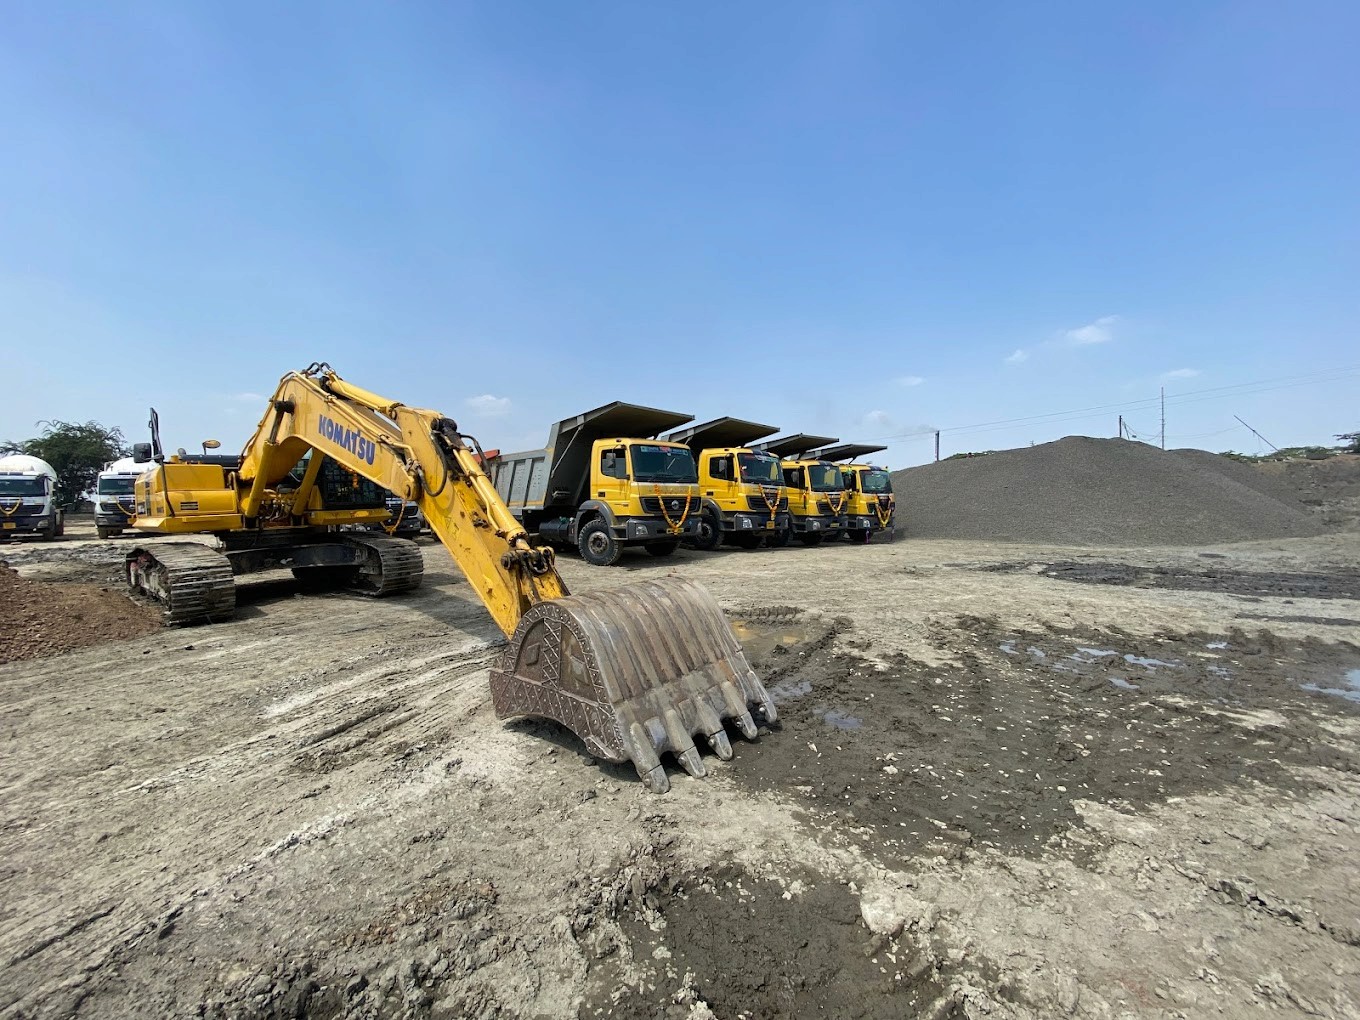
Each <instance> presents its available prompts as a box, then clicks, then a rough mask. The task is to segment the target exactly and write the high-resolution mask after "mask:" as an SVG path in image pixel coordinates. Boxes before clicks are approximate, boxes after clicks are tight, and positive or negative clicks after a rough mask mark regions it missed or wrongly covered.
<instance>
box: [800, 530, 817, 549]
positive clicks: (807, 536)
mask: <svg viewBox="0 0 1360 1020" xmlns="http://www.w3.org/2000/svg"><path fill="white" fill-rule="evenodd" d="M798 541H800V542H802V543H803V544H804V545H806V546H813V545H821V544H822V533H821V532H820V531H804V532H802V533H801V534H800V535H799V536H798Z"/></svg>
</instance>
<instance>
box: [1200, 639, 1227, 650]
mask: <svg viewBox="0 0 1360 1020" xmlns="http://www.w3.org/2000/svg"><path fill="white" fill-rule="evenodd" d="M1204 647H1205V648H1212V649H1214V651H1219V650H1221V649H1223V648H1227V647H1228V642H1226V641H1210V642H1209V643H1208V644H1207V645H1205V646H1204Z"/></svg>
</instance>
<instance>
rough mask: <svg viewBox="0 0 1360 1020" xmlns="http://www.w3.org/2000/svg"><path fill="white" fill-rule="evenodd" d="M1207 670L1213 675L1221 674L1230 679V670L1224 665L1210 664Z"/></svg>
mask: <svg viewBox="0 0 1360 1020" xmlns="http://www.w3.org/2000/svg"><path fill="white" fill-rule="evenodd" d="M1209 672H1210V673H1212V674H1213V675H1214V676H1221V677H1223V678H1224V679H1225V680H1231V679H1232V670H1230V669H1228V668H1227V667H1226V666H1210V667H1209Z"/></svg>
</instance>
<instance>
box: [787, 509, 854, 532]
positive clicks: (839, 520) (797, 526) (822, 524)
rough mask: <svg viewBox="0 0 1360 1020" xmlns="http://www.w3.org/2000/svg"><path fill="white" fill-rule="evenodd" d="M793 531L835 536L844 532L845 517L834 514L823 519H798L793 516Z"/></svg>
mask: <svg viewBox="0 0 1360 1020" xmlns="http://www.w3.org/2000/svg"><path fill="white" fill-rule="evenodd" d="M793 530H794V531H816V532H820V533H822V534H824V535H826V534H830V535H836V534H839V533H840V532H842V531H844V530H845V517H844V516H836V515H834V514H832V515H830V516H824V517H800V516H798V515H797V514H794V515H793Z"/></svg>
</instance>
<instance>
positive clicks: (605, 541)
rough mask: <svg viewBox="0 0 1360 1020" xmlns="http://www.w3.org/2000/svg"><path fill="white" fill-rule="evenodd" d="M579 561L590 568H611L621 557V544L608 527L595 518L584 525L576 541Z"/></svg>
mask: <svg viewBox="0 0 1360 1020" xmlns="http://www.w3.org/2000/svg"><path fill="white" fill-rule="evenodd" d="M576 545H577V548H578V549H580V550H581V559H583V560H585V561H586V562H587V563H589V564H590V565H591V566H592V567H612V566H613V565H614V564H615V563H617V562H619V557H620V556H622V555H623V543H621V542H620V541H619V540H618V539H616V538H615V537H614V536H613V535H612V534H611V533H610V531H609V525H608V524H606V523H605V522H604V521H602V520H600V519H599V518H598V517H596V518H595V519H594V520H593V521H590V522H588V523H587V524H585V525H584V526H583V527H582V528H581V531H580V534H579V535H578V536H577V539H576Z"/></svg>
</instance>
